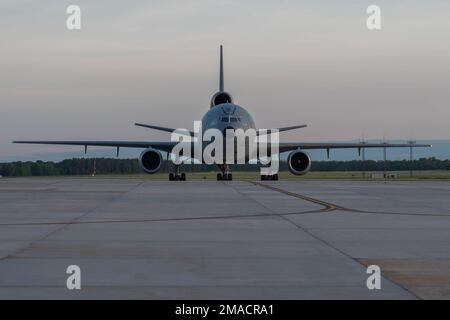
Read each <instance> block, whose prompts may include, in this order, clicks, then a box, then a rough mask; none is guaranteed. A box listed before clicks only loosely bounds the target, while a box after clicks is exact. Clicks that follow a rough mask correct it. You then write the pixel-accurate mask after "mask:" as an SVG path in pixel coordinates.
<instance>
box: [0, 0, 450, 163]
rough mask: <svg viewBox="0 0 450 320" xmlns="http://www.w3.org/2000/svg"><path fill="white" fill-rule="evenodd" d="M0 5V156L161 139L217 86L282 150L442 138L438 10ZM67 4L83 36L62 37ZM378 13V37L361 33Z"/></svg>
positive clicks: (197, 110)
mask: <svg viewBox="0 0 450 320" xmlns="http://www.w3.org/2000/svg"><path fill="white" fill-rule="evenodd" d="M344 2H345V1H337V0H336V1H320V4H319V3H318V1H298V0H295V1H279V0H278V1H261V0H258V1H256V0H255V1H243V0H236V1H235V0H227V1H212V0H197V1H187V0H176V1H171V0H161V1H111V0H108V1H106V0H105V1H92V0H89V1H88V0H84V1H82V0H72V1H60V0H58V1H57V0H52V1H50V0H39V1H33V0H1V1H0V39H1V40H0V159H1V158H2V156H4V157H11V156H15V155H23V154H28V153H36V152H39V153H42V152H46V151H56V150H57V151H65V150H77V149H79V148H77V147H59V146H56V147H52V146H27V145H13V144H11V143H10V141H12V140H15V139H61V140H62V139H73V140H78V139H92V140H102V139H111V140H134V139H136V140H165V139H169V138H170V136H169V134H167V133H159V132H155V131H151V130H147V129H144V128H138V127H134V126H133V123H134V122H136V121H140V122H147V123H152V124H161V125H167V126H173V127H187V128H192V121H193V120H196V119H201V117H202V115H203V113H204V112H205V111H207V109H208V107H209V99H210V97H211V95H212V94H213V93H214V92H215V91H216V90H217V87H218V49H219V45H220V44H223V45H224V50H225V89H226V90H227V91H229V92H230V93H231V94H232V95H233V97H234V100H235V102H236V103H237V104H239V105H242V106H244V107H245V108H247V109H248V110H249V111H250V112H251V113H252V115H253V117H254V119H255V121H256V124H257V126H258V127H265V128H270V127H277V126H287V125H293V124H298V123H307V124H308V125H309V128H307V129H302V130H298V131H295V132H291V133H286V134H283V137H285V139H284V140H292V141H295V140H297V141H316V140H319V139H321V140H344V139H357V138H359V137H361V135H363V134H364V136H365V137H366V138H382V137H383V136H386V137H387V138H391V139H394V138H407V137H411V136H412V137H415V138H416V139H432V138H441V139H450V125H449V122H450V19H449V17H450V2H449V1H430V0H428V1H425V0H424V1H392V0H391V1H377V0H373V1H372V0H370V1H346V2H345V4H344ZM70 4H78V5H79V6H80V7H81V10H82V30H80V31H69V30H67V29H66V25H65V21H66V18H67V15H66V12H65V11H66V8H67V6H68V5H70ZM370 4H377V5H379V6H380V7H381V13H382V30H381V31H369V30H367V29H366V17H367V15H366V12H365V11H366V8H367V6H368V5H370Z"/></svg>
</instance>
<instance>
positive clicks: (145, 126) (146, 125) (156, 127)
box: [134, 123, 194, 137]
mask: <svg viewBox="0 0 450 320" xmlns="http://www.w3.org/2000/svg"><path fill="white" fill-rule="evenodd" d="M134 125H136V126H138V127H144V128H150V129H155V130H159V131H166V132H171V133H172V132H174V131H175V130H177V129H174V128H168V127H160V126H154V125H151V124H143V123H135V124H134ZM189 135H190V136H191V137H193V136H194V133H193V132H192V131H189Z"/></svg>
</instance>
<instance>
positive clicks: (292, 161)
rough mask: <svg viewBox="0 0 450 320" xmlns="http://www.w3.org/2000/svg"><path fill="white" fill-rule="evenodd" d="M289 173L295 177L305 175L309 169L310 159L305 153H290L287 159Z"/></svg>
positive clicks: (298, 151)
mask: <svg viewBox="0 0 450 320" xmlns="http://www.w3.org/2000/svg"><path fill="white" fill-rule="evenodd" d="M288 167H289V171H290V172H291V173H293V174H296V175H302V174H305V173H307V172H308V171H309V169H311V158H310V157H309V155H308V154H307V153H306V152H303V151H300V150H297V151H292V152H291V153H290V154H289V157H288Z"/></svg>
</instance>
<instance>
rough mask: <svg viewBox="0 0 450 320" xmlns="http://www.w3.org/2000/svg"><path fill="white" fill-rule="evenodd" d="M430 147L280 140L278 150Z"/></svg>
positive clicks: (409, 144) (420, 145)
mask: <svg viewBox="0 0 450 320" xmlns="http://www.w3.org/2000/svg"><path fill="white" fill-rule="evenodd" d="M410 147H413V148H420V147H423V148H430V147H431V144H416V143H361V142H360V143H346V142H342V143H339V142H338V143H315V142H305V143H295V142H294V143H291V142H280V144H279V150H280V153H281V152H286V151H291V150H295V149H303V150H308V149H327V150H330V149H359V150H361V149H364V148H410Z"/></svg>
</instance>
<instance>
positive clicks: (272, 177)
mask: <svg viewBox="0 0 450 320" xmlns="http://www.w3.org/2000/svg"><path fill="white" fill-rule="evenodd" d="M266 180H272V181H277V180H278V174H277V173H276V174H273V175H261V181H266Z"/></svg>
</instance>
